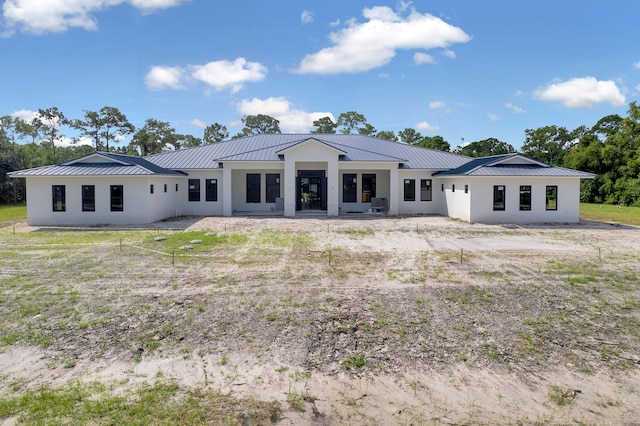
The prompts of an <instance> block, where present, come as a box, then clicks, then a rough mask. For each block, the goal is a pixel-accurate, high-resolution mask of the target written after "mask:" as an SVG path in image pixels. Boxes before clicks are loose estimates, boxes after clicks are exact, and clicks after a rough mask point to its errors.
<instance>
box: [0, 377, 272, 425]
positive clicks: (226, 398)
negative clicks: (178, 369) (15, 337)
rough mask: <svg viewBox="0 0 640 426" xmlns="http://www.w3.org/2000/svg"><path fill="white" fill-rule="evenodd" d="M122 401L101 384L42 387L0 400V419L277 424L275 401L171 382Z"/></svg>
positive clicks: (143, 387) (150, 386) (142, 387)
mask: <svg viewBox="0 0 640 426" xmlns="http://www.w3.org/2000/svg"><path fill="white" fill-rule="evenodd" d="M125 394H128V395H130V397H127V396H123V393H122V392H114V387H113V386H106V385H105V384H103V383H99V382H92V383H75V384H71V385H67V386H64V387H60V388H51V387H49V386H43V387H40V388H38V389H36V390H33V391H27V392H25V393H24V394H22V395H20V396H12V397H4V398H0V418H8V417H17V420H18V423H20V424H181V425H200V424H225V425H239V424H269V423H276V422H278V421H279V420H280V418H281V416H282V413H281V409H280V404H279V403H278V402H277V401H273V402H265V401H257V400H255V399H240V398H234V397H232V396H230V395H223V394H221V393H217V392H212V391H207V392H203V391H200V390H190V389H183V388H181V387H180V386H178V385H177V384H175V383H173V382H169V381H160V380H159V381H156V382H155V383H153V384H142V385H139V386H138V387H137V388H135V389H133V391H132V392H126V393H125Z"/></svg>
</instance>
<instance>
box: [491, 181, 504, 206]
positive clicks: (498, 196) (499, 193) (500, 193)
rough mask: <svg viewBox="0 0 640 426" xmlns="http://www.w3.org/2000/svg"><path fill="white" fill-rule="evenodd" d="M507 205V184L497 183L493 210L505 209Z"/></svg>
mask: <svg viewBox="0 0 640 426" xmlns="http://www.w3.org/2000/svg"><path fill="white" fill-rule="evenodd" d="M505 205H506V203H505V186H504V185H495V186H494V187H493V210H496V211H500V210H504V208H505Z"/></svg>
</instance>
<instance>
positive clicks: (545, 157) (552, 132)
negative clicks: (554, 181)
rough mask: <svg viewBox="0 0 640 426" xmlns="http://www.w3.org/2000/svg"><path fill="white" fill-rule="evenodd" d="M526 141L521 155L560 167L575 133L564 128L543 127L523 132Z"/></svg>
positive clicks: (574, 137)
mask: <svg viewBox="0 0 640 426" xmlns="http://www.w3.org/2000/svg"><path fill="white" fill-rule="evenodd" d="M524 132H525V134H526V140H525V142H524V144H522V153H523V154H524V155H526V156H527V157H531V158H533V159H534V160H538V161H540V162H542V163H545V164H549V165H554V166H557V165H560V164H562V159H563V157H564V155H565V154H566V153H567V152H569V151H570V150H571V148H572V146H573V145H572V144H573V142H574V140H575V139H576V133H578V132H580V130H578V129H576V131H574V132H569V131H568V130H567V129H566V128H564V127H558V126H544V127H540V128H538V129H535V130H532V129H527V130H525V131H524Z"/></svg>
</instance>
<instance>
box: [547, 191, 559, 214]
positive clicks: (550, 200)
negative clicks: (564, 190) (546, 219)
mask: <svg viewBox="0 0 640 426" xmlns="http://www.w3.org/2000/svg"><path fill="white" fill-rule="evenodd" d="M546 193H547V197H546V198H547V202H546V209H547V210H558V187H557V186H547V191H546Z"/></svg>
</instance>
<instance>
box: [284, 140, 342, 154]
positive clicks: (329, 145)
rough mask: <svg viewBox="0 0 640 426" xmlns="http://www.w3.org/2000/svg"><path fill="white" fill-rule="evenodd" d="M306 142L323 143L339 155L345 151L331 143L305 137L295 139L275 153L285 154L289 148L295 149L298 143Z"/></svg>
mask: <svg viewBox="0 0 640 426" xmlns="http://www.w3.org/2000/svg"><path fill="white" fill-rule="evenodd" d="M308 143H318V144H321V145H324V146H326V147H329V148H331V149H332V150H333V151H335V152H336V154H339V155H345V154H346V153H347V152H346V151H343V150H342V149H338V148H336V147H335V146H333V145H331V144H329V143H327V142H324V141H321V140H318V139H316V138H306V139H302V140H300V141H297V142H295V143H292V144H290V145H289V146H287V147H286V148H283V149H281V150H280V151H277V152H276V154H278V155H283V154H286V153H287V151H289V150H291V149H295V148H296V147H299V146H300V145H303V144H308Z"/></svg>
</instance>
